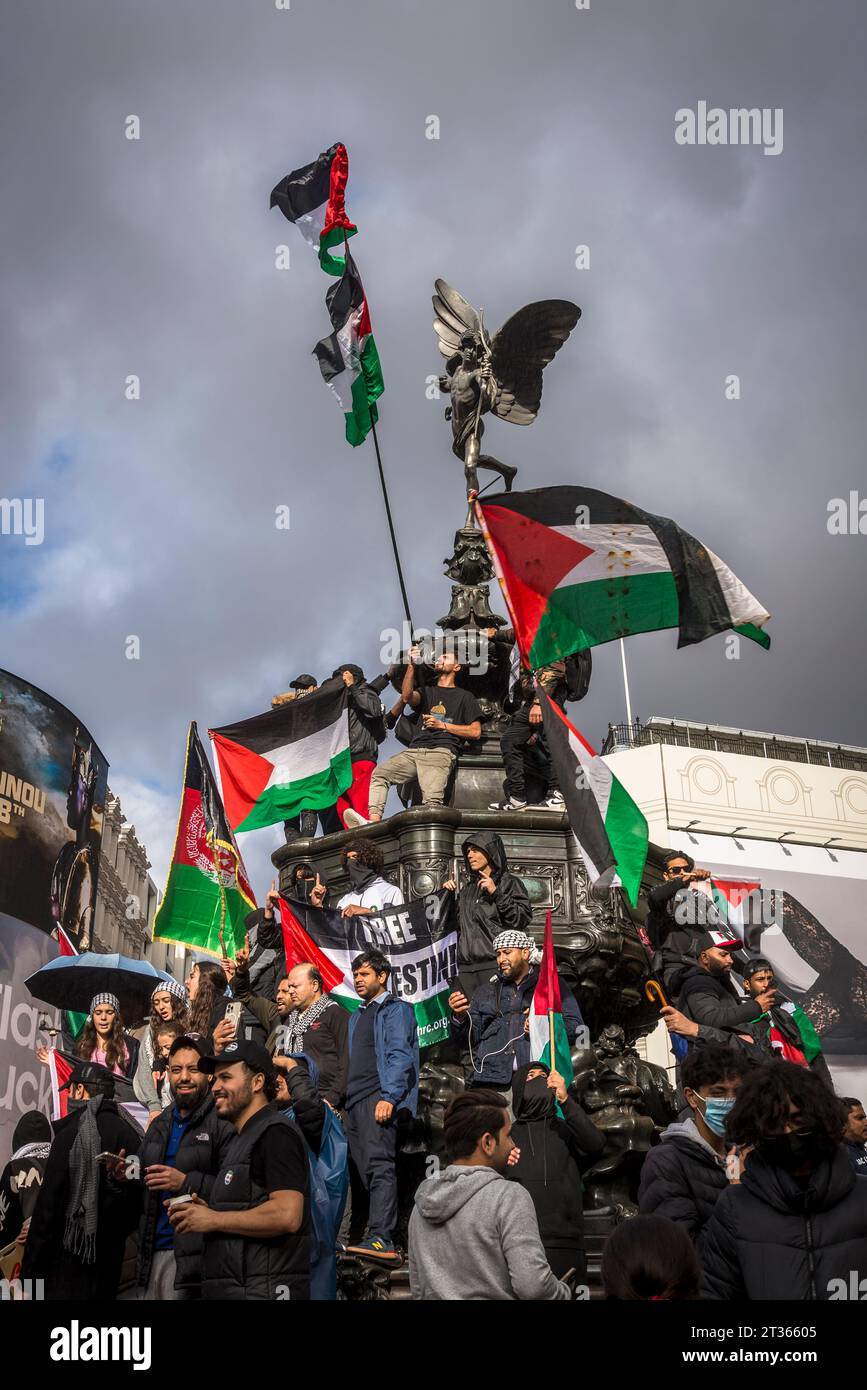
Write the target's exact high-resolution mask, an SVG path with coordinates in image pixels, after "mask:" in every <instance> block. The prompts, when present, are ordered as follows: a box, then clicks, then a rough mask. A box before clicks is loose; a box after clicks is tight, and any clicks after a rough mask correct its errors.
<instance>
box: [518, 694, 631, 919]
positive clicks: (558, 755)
mask: <svg viewBox="0 0 867 1390" xmlns="http://www.w3.org/2000/svg"><path fill="white" fill-rule="evenodd" d="M538 693H539V702H540V704H541V706H542V726H543V728H544V730H545V738H546V740H547V743H548V754H549V756H550V758H551V763H552V765H553V767H554V770H555V772H556V774H557V778H558V781H559V783H560V788H561V791H562V792H563V800H564V801H565V802H566V814H567V816H568V817H569V824H570V825H571V827H572V834H573V835H574V836H575V839H576V841H577V842H578V848H579V849H580V851H581V857H582V858H583V860H584V864H585V866H586V869H587V873H588V875H589V877H590V880H591V882H592V883H594V884H596V883H600V882H601V885H604V886H606V887H607V886H613V885H615V884H620V885H621V886H622V888H623V889H624V891H625V892H626V895H627V897H628V898H629V901H630V902H631V903H632V906H633V907H635V906H636V905H637V903H638V890H639V888H640V887H641V875H642V874H643V872H644V864H645V860H646V859H647V839H648V833H647V821H646V820H645V818H644V816H643V815H642V813H641V811H640V810H639V808H638V806H636V804H635V802H634V801H633V800H632V797H631V796H630V795H629V793H628V791H627V790H626V788H625V787H624V786H623V784H622V783H621V782H618V780H617V778H616V777H615V776H614V773H613V772H612V771H611V768H610V767H609V766H608V764H607V763H606V762H604V761H603V759H602V758H600V757H599V755H598V754H597V753H594V751H593V749H592V748H591V747H590V744H589V743H588V742H587V741H586V739H584V738H583V737H582V735H581V734H579V732H578V730H577V729H576V728H575V727H574V726H573V725H572V724H570V723H569V720H568V719H567V718H566V716H565V714H564V713H563V711H562V710H561V708H560V706H559V705H557V704H555V703H554V701H553V700H552V699H551V698H550V696H549V695H546V694H545V692H544V691H543V690H541V689H539V692H538Z"/></svg>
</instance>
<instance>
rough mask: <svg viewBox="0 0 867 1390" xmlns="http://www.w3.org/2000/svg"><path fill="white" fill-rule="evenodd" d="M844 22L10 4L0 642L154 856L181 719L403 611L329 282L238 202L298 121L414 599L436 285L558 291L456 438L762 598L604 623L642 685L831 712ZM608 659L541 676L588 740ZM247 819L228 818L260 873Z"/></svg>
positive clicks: (807, 725)
mask: <svg viewBox="0 0 867 1390" xmlns="http://www.w3.org/2000/svg"><path fill="white" fill-rule="evenodd" d="M865 38H867V19H865V15H864V11H863V5H862V4H860V3H859V0H824V3H822V4H821V5H819V4H815V3H812V0H763V3H762V4H761V5H756V4H755V0H730V3H728V4H726V5H713V6H711V5H696V4H695V3H694V0H656V3H653V4H648V3H647V0H591V7H590V9H589V11H579V10H577V9H576V7H575V5H574V3H572V0H535V3H530V0H523V3H518V2H517V0H472V3H471V4H469V3H466V0H464V3H458V0H438V3H436V4H433V5H427V4H420V3H418V0H364V3H359V0H355V3H349V0H330V3H329V4H328V6H323V5H322V4H321V3H317V0H292V3H291V8H289V9H286V10H282V9H278V8H277V7H276V5H275V4H274V0H234V3H229V0H184V3H183V4H182V5H179V4H178V3H177V0H148V3H147V4H140V3H132V0H113V3H112V4H110V5H109V4H105V3H96V2H95V0H75V3H74V4H72V5H63V4H59V3H47V2H46V0H28V3H27V5H26V6H23V5H22V6H18V7H15V9H14V12H13V11H9V12H7V15H6V18H5V22H4V42H3V45H2V49H0V71H2V84H0V93H2V97H0V101H2V106H3V120H2V128H3V131H4V136H3V142H2V181H3V184H2V186H3V198H2V227H3V235H2V282H0V295H2V299H0V334H2V346H3V370H2V374H0V420H2V430H3V468H2V484H0V486H2V491H3V494H4V495H5V496H7V497H22V498H28V497H30V498H36V497H39V498H43V499H44V505H45V539H44V542H43V544H42V545H41V546H26V545H25V544H24V540H23V538H22V537H20V536H0V634H2V636H0V665H2V666H3V667H5V668H7V669H9V670H12V671H14V672H15V673H16V674H18V675H21V676H23V677H26V678H27V679H29V680H31V681H33V682H34V683H35V684H37V685H39V686H41V687H43V688H44V689H46V690H48V691H50V692H52V693H53V694H54V695H56V696H57V697H58V698H59V699H61V700H62V701H63V702H64V703H66V704H67V705H69V706H70V708H72V709H73V710H74V711H75V712H76V713H77V714H78V715H79V716H80V717H81V718H82V719H83V720H84V721H85V722H86V724H87V725H88V726H89V728H90V730H91V732H92V733H93V735H94V737H95V738H96V739H97V741H98V742H99V744H100V745H101V747H102V748H103V750H104V752H105V754H106V755H107V757H108V758H109V760H110V762H111V774H110V782H111V785H112V788H113V789H114V790H115V791H116V792H118V793H119V794H120V795H121V797H122V801H123V805H124V809H125V811H126V814H127V816H128V818H129V819H130V820H131V821H133V822H134V823H135V825H136V828H137V830H138V832H139V834H140V836H141V838H142V839H143V840H144V842H145V844H146V845H147V847H148V850H149V852H150V856H151V858H152V860H153V864H154V870H153V872H154V876H155V878H156V879H157V881H158V882H162V880H163V876H164V873H165V868H166V863H167V859H168V854H169V850H170V843H171V839H172V836H173V832H174V825H175V818H176V808H177V797H178V788H179V778H180V771H181V762H182V753H183V745H184V735H185V731H186V727H187V724H188V721H189V720H190V719H191V718H195V719H197V720H198V721H199V725H200V728H201V729H202V730H204V729H206V728H207V727H208V726H209V725H215V724H221V723H225V722H229V721H232V720H235V719H238V718H241V717H244V716H246V715H250V714H254V713H257V712H259V711H260V710H262V709H264V708H266V707H267V704H268V700H269V698H270V696H271V694H272V693H273V691H274V690H276V689H283V688H285V685H286V682H287V680H288V678H290V677H292V676H294V675H296V674H297V673H298V672H299V671H301V670H311V671H312V672H314V674H316V675H317V676H320V677H321V676H323V675H325V674H329V673H330V671H331V670H332V668H333V667H334V665H335V664H336V663H337V662H338V661H344V660H349V659H351V660H354V661H358V662H360V663H361V664H362V665H363V666H364V667H365V669H366V670H367V671H368V672H372V671H374V670H376V669H377V668H378V666H379V651H380V645H381V633H382V632H383V630H384V629H387V628H389V627H390V626H392V625H397V624H399V622H400V620H401V617H402V613H401V607H400V597H399V592H398V588H397V583H396V579H395V575H394V570H393V566H392V561H391V555H390V551H389V548H388V539H387V532H386V529H385V522H384V516H383V508H382V501H381V497H380V496H379V493H378V485H377V481H376V471H375V459H374V455H373V451H372V447H371V446H370V444H368V445H365V446H364V447H362V448H360V449H358V450H355V451H353V450H351V449H350V448H349V447H348V446H347V445H346V444H345V442H344V441H343V430H342V420H341V417H340V413H339V409H338V407H337V405H336V403H335V401H334V399H333V397H332V396H331V394H330V392H329V391H328V390H327V388H326V387H324V386H323V385H322V383H321V381H320V379H319V374H318V369H317V367H316V364H315V361H314V360H313V359H312V358H311V356H310V351H311V348H312V347H313V344H314V342H315V341H316V340H317V339H318V338H320V337H322V336H324V334H325V333H326V332H327V330H328V323H327V319H326V316H325V309H324V298H323V296H324V290H325V288H327V282H326V281H325V279H324V277H323V276H322V274H321V272H320V270H319V267H318V265H317V264H316V261H315V258H314V257H313V255H312V253H311V252H310V251H309V249H308V248H307V247H306V245H305V244H304V242H303V241H302V240H301V238H300V236H299V235H298V233H297V232H296V231H295V230H294V228H292V227H291V226H289V224H288V223H286V222H285V221H284V220H283V218H282V217H281V216H280V214H279V213H278V212H277V211H273V212H270V211H269V209H268V197H269V193H270V190H271V187H272V186H273V185H274V184H275V183H276V182H277V181H278V179H280V178H281V177H282V176H283V175H284V174H285V173H287V172H288V171H289V170H290V169H292V168H294V167H297V166H299V165H302V164H304V163H307V162H308V161H309V160H311V159H314V158H315V157H316V155H317V154H318V153H319V151H320V150H323V149H326V148H327V147H328V146H329V145H330V144H331V143H333V142H334V141H335V140H343V141H344V142H345V143H346V145H347V146H348V149H349V153H350V161H351V174H350V185H349V198H348V206H349V210H350V213H351V215H352V216H353V218H354V220H355V221H356V222H357V224H358V226H359V234H358V236H357V237H356V239H355V242H354V244H353V253H354V255H355V258H356V260H357V262H358V265H359V267H360V269H361V272H362V274H363V276H364V281H365V286H366V289H367V293H368V297H369V300H370V304H371V311H372V317H373V325H374V330H375V333H376V338H377V342H378V345H379V349H380V355H381V358H382V362H383V370H384V375H385V382H386V393H385V396H384V398H383V401H382V409H381V429H380V439H381V444H382V450H383V458H384V463H385V468H386V472H387V475H388V478H389V481H390V486H391V495H392V504H393V509H394V513H395V518H396V523H397V526H398V531H399V539H400V545H401V548H402V552H403V556H404V560H405V567H406V571H407V580H408V586H409V590H410V597H411V601H412V606H413V610H414V616H415V619H416V622H417V623H425V624H428V625H430V626H432V625H433V623H434V622H435V620H436V618H437V617H439V616H440V615H441V614H442V613H444V612H445V611H446V609H447V607H448V597H449V586H448V581H447V580H445V579H444V578H443V576H442V566H441V562H442V557H443V556H444V555H446V554H447V553H449V552H450V548H451V541H452V536H453V533H454V531H455V529H456V527H457V526H459V525H460V524H461V521H462V518H463V507H462V492H461V482H462V479H461V475H460V465H459V464H458V463H457V461H456V460H455V458H454V457H453V456H452V454H451V451H450V431H449V427H448V426H447V425H446V424H445V423H444V421H443V418H442V412H443V405H444V402H442V401H437V402H434V401H430V400H428V399H426V395H425V381H426V378H427V376H428V375H429V374H430V373H432V372H436V371H438V370H439V368H440V361H439V357H438V353H437V351H436V345H435V340H434V335H433V333H432V330H431V317H432V314H431V307H430V294H431V291H432V286H433V281H434V279H435V277H436V276H439V275H441V276H443V277H445V278H446V279H447V280H449V281H451V282H452V283H453V284H454V285H456V287H457V288H458V289H460V290H461V292H462V293H463V294H464V295H466V297H467V298H469V299H470V300H471V301H472V302H473V303H474V304H477V305H482V306H484V309H485V313H486V321H487V323H488V325H489V327H490V328H492V329H493V328H495V327H497V326H498V325H499V323H501V322H502V321H503V320H504V319H505V318H507V317H508V316H509V315H510V314H511V313H512V312H513V311H514V310H515V309H517V308H518V307H519V306H520V305H522V304H524V303H526V302H528V301H530V300H533V299H541V298H545V297H548V296H556V297H563V298H569V299H574V300H575V301H577V302H578V303H579V304H580V305H581V306H582V309H583V317H582V319H581V322H580V324H579V325H578V327H577V329H576V331H575V333H574V334H573V337H572V339H571V340H570V342H569V343H568V344H567V346H566V347H565V348H564V350H563V351H562V353H561V355H560V357H559V358H558V359H557V361H556V362H555V363H554V364H553V365H552V366H551V367H550V368H549V369H548V371H547V373H546V384H545V396H544V401H543V408H542V412H541V415H540V417H539V420H538V421H537V423H536V424H535V425H534V426H533V427H532V428H531V429H530V430H518V429H515V428H513V427H510V426H508V425H506V424H501V423H499V422H497V421H494V422H493V423H492V424H491V425H490V426H489V427H488V434H487V437H486V444H489V446H490V448H491V450H492V451H493V452H495V453H496V454H498V455H499V456H500V457H501V458H504V459H505V460H507V461H509V462H513V463H517V464H519V465H520V474H519V485H523V486H525V487H540V486H544V485H546V484H549V483H567V482H575V483H584V484H586V485H589V486H595V487H600V488H603V489H605V490H608V491H611V492H614V493H616V494H619V495H623V496H626V497H629V498H630V499H632V500H633V501H635V502H637V503H639V504H640V505H642V506H644V507H646V508H648V509H649V510H652V511H658V512H662V513H663V514H666V515H670V516H673V517H675V518H676V519H677V520H678V521H679V522H680V523H681V524H682V525H683V526H685V527H686V528H687V529H688V530H690V531H692V532H693V533H694V534H696V535H698V536H699V537H700V538H701V539H702V540H704V541H705V542H706V543H707V544H708V545H709V546H711V548H712V549H714V550H716V551H717V552H718V553H719V554H720V555H722V556H723V557H724V558H725V560H726V561H727V562H728V563H729V564H730V565H731V566H732V568H733V569H734V570H735V571H736V573H737V574H738V575H739V576H740V577H741V578H742V579H743V580H744V582H745V583H746V584H747V585H748V586H749V587H750V588H751V589H752V590H753V592H754V593H755V594H756V595H757V596H758V597H759V598H760V599H761V600H762V601H763V603H764V604H765V606H766V607H768V608H769V609H770V610H771V612H772V614H773V620H772V623H771V627H770V631H771V633H772V638H773V645H772V648H771V651H770V652H768V653H765V652H763V651H761V650H759V649H758V648H753V647H752V644H749V643H744V644H743V648H742V652H741V657H740V660H727V659H726V656H725V642H724V639H723V638H722V637H719V638H715V639H712V640H711V641H708V642H707V643H705V644H703V645H702V646H701V647H698V648H691V649H688V650H685V651H682V652H677V650H676V647H675V634H674V633H673V632H662V633H655V634H650V635H647V636H644V637H639V638H632V639H630V641H629V643H628V647H629V662H630V679H631V687H632V697H633V705H634V708H635V712H636V713H638V714H639V715H641V716H642V717H645V718H646V717H649V716H650V715H652V714H667V715H671V716H676V717H682V718H687V719H693V720H701V721H706V722H719V723H724V724H729V725H734V726H737V727H750V728H758V729H767V730H773V731H776V732H779V733H786V734H795V735H804V736H811V737H817V738H824V739H832V740H834V741H835V742H836V741H843V742H852V743H867V730H865V722H864V687H865V680H867V662H865V655H864V639H863V606H864V605H863V594H864V588H865V554H867V537H864V536H858V535H844V536H831V535H829V533H828V529H827V518H828V504H829V500H830V499H832V498H834V497H840V496H843V497H848V495H849V492H850V490H852V489H859V488H860V489H861V493H862V494H863V495H867V477H865V475H867V469H865V463H864V437H865V423H867V422H865V414H867V411H865V389H864V359H865V351H864V348H865V327H864V325H865V323H867V304H865V298H867V289H865V287H867V280H865V275H864V226H865V217H867V206H865V202H867V200H865V172H864V159H863V151H864V147H865V135H867V132H865V123H867V108H865V106H864V103H863V74H864V68H865V47H867V44H865ZM700 101H706V102H707V103H708V105H709V106H711V107H713V106H718V107H723V108H726V109H728V108H730V107H739V106H748V107H758V108H769V109H776V108H782V110H783V112H784V123H783V149H782V152H781V153H779V154H778V155H776V156H772V155H765V154H764V153H763V150H762V148H761V147H760V146H748V147H733V146H720V147H710V146H695V147H688V146H682V145H679V144H677V143H676V142H675V138H674V133H675V112H676V111H677V110H678V109H680V108H684V107H692V108H695V107H696V106H697V104H698V102H700ZM130 115H135V116H138V118H139V120H140V124H141V137H140V139H138V140H135V141H133V140H128V139H126V138H125V134H124V131H125V122H126V120H127V118H128V117H129V116H130ZM430 116H437V117H438V118H439V139H438V140H431V139H427V138H426V129H430V122H429V121H428V118H429V117H430ZM281 243H286V244H288V245H289V247H290V251H291V268H290V269H289V270H278V269H276V268H275V248H276V247H277V246H278V245H280V244H281ZM579 244H586V245H587V246H589V248H590V267H589V269H584V270H579V269H577V268H576V265H575V248H576V246H578V245H579ZM133 373H134V374H136V375H137V376H139V377H140V379H141V399H140V400H139V401H128V400H126V399H125V396H124V383H125V379H126V377H127V376H128V375H130V374H133ZM730 374H737V375H738V376H739V378H740V383H741V399H740V400H736V401H735V400H727V399H726V396H725V379H726V377H727V376H728V375H730ZM284 505H288V506H289V507H290V508H291V527H290V529H289V530H288V531H286V530H278V529H277V528H276V527H275V524H274V517H275V508H277V507H280V506H284ZM865 529H867V520H865ZM130 636H136V637H138V638H139V639H140V648H141V655H140V659H138V660H128V659H127V657H126V655H125V652H126V650H127V639H128V638H129V637H130ZM746 647H750V650H746ZM619 662H620V658H619V649H618V648H617V646H616V645H612V646H610V647H606V648H601V649H598V650H597V652H596V661H595V675H594V681H593V686H592V689H591V692H590V694H589V696H588V698H587V699H586V701H585V702H584V704H583V706H581V707H580V709H578V718H577V720H576V722H578V723H579V725H580V727H581V728H582V731H583V732H584V733H585V735H586V736H587V737H588V738H590V739H591V740H592V741H595V742H597V743H598V742H600V741H601V740H602V738H603V737H604V735H605V731H606V728H607V725H608V722H609V721H615V720H619V719H622V718H623V717H624V705H623V689H622V682H621V679H620V665H619ZM573 708H576V709H577V707H573ZM275 835H276V832H269V831H260V832H256V834H255V836H254V837H246V838H247V844H246V845H245V854H246V855H247V858H248V867H249V868H250V870H251V872H252V874H253V876H254V879H255V881H256V885H257V888H258V890H259V891H260V892H261V891H264V888H265V887H266V886H267V885H266V882H265V879H266V876H267V874H268V873H269V862H268V854H269V852H270V850H271V848H272V847H273V845H274V843H276V840H275V838H274V837H275Z"/></svg>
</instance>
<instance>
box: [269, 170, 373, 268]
mask: <svg viewBox="0 0 867 1390" xmlns="http://www.w3.org/2000/svg"><path fill="white" fill-rule="evenodd" d="M348 178H349V155H348V154H347V153H346V146H345V145H341V144H337V145H332V146H331V149H330V150H326V151H325V153H324V154H321V155H320V156H319V158H318V159H314V161H313V163H312V164H305V165H304V167H303V169H293V171H292V173H291V174H287V175H286V177H285V179H281V180H280V182H279V183H278V184H277V186H276V188H273V189H272V190H271V207H272V208H274V207H278V208H279V209H280V211H281V212H282V214H283V216H284V217H286V218H287V219H288V220H289V221H290V222H293V223H294V224H295V226H296V227H297V228H298V230H299V232H300V233H301V235H302V236H303V238H304V240H305V241H306V242H309V244H310V245H311V246H312V247H313V249H314V250H315V251H316V252H317V254H318V256H319V264H320V265H321V266H322V269H323V270H324V271H325V272H326V273H327V274H328V275H342V274H343V259H342V257H340V256H332V255H331V249H332V247H334V246H342V245H343V243H344V242H345V240H346V239H347V237H351V236H354V235H355V233H356V232H357V230H358V228H357V227H356V226H354V224H353V223H352V222H350V220H349V218H348V217H347V215H346V207H345V198H346V183H347V180H348Z"/></svg>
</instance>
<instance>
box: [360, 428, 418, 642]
mask: <svg viewBox="0 0 867 1390" xmlns="http://www.w3.org/2000/svg"><path fill="white" fill-rule="evenodd" d="M370 432H371V434H372V435H373V447H374V449H375V450H376V466H377V468H378V469H379V482H380V486H381V488H382V500H383V502H384V503H385V516H386V520H387V521H388V534H389V535H390V536H391V548H392V550H393V551H394V563H395V565H396V567H397V578H398V582H399V584H400V595H401V598H402V599H403V611H404V613H405V614H406V620H407V622H408V623H409V635H410V637H412V635H413V623H412V614H411V613H410V611H409V599H408V598H407V595H406V584H405V583H404V578H403V570H402V569H401V564H400V554H399V553H398V549H397V537H396V536H395V534H394V522H393V521H392V519H391V506H390V505H389V501H388V488H387V487H386V486H385V474H384V473H383V471H382V455H381V454H380V452H379V440H378V439H377V437H376V425H375V423H374V421H373V419H372V418H371V421H370Z"/></svg>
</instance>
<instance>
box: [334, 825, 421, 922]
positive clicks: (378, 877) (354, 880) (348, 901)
mask: <svg viewBox="0 0 867 1390" xmlns="http://www.w3.org/2000/svg"><path fill="white" fill-rule="evenodd" d="M343 865H344V868H345V869H346V872H347V873H348V874H349V892H348V893H344V894H343V897H342V898H339V899H338V901H337V911H338V912H340V913H342V915H343V916H344V917H358V916H364V917H370V916H371V915H372V914H373V913H376V912H381V911H382V909H383V908H384V907H400V906H401V904H402V903H403V901H404V897H403V893H401V891H400V889H399V888H398V887H396V885H395V884H393V883H389V881H388V879H387V878H385V877H384V875H383V868H384V860H383V857H382V850H381V849H380V848H379V846H378V845H375V844H373V842H372V841H370V840H359V841H358V843H357V844H355V845H353V846H352V848H351V849H345V850H344V851H343ZM311 901H312V902H313V904H314V906H316V907H318V906H319V904H318V903H317V902H316V900H315V897H314V896H311Z"/></svg>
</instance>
